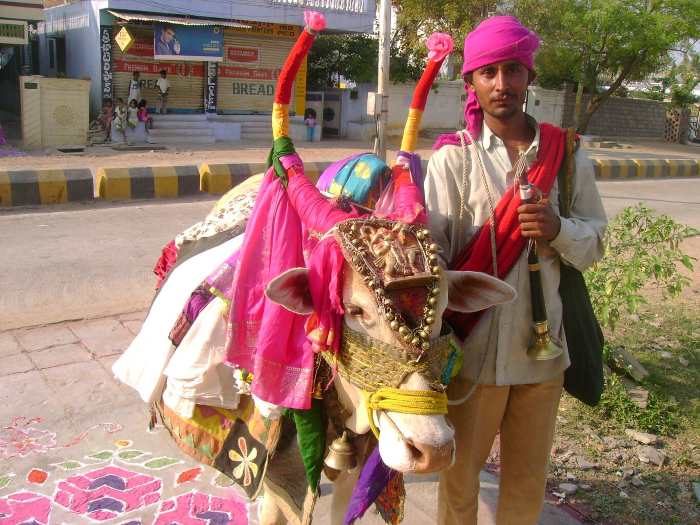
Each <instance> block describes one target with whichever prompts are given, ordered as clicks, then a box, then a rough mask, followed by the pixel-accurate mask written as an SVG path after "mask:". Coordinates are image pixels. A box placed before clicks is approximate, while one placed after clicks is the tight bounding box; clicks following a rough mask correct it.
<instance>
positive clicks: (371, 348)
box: [266, 218, 515, 473]
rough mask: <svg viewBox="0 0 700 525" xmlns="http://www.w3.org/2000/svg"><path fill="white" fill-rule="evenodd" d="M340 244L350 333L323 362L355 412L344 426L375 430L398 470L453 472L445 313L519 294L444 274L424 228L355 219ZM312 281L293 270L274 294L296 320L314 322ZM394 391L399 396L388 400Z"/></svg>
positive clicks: (450, 346) (272, 288)
mask: <svg viewBox="0 0 700 525" xmlns="http://www.w3.org/2000/svg"><path fill="white" fill-rule="evenodd" d="M333 235H334V239H335V242H337V243H338V244H339V245H340V247H341V248H342V252H343V255H344V257H345V263H344V265H343V268H342V305H343V310H344V314H343V334H342V343H341V345H340V351H339V354H338V355H335V354H333V353H332V352H324V353H323V355H324V358H325V359H326V361H327V362H328V363H329V364H330V365H331V366H332V367H335V368H337V370H338V377H337V379H336V389H337V391H338V393H339V397H340V400H341V403H342V404H343V405H344V406H345V408H347V409H348V410H349V411H350V412H351V413H352V415H351V416H350V418H349V419H348V420H347V421H346V425H347V427H348V428H350V429H351V430H353V431H354V432H356V433H365V432H368V431H369V430H370V428H372V429H373V430H375V432H376V433H377V434H378V438H379V451H380V454H381V456H382V460H383V461H384V463H386V464H387V465H388V466H389V467H391V468H393V469H395V470H398V471H402V472H420V473H427V472H433V471H437V470H441V469H443V468H446V467H447V466H449V465H450V462H451V460H452V454H453V449H454V439H453V438H454V431H453V429H452V428H451V426H450V425H449V424H448V423H447V420H446V419H445V417H444V415H443V414H444V412H446V396H445V395H444V390H445V385H446V383H447V382H449V378H450V376H451V375H452V373H453V372H454V369H453V367H454V363H455V353H458V352H459V347H458V346H457V345H455V344H454V343H453V342H452V341H453V339H452V337H451V335H450V332H449V329H448V327H446V326H444V325H443V323H442V314H443V312H444V311H445V309H446V308H448V307H449V308H450V309H451V310H454V311H459V312H473V311H477V310H481V309H484V308H488V307H489V306H492V305H495V304H501V303H505V302H509V301H511V300H512V299H513V298H514V297H515V291H514V290H513V289H512V288H511V287H510V286H509V285H507V284H505V283H504V282H502V281H500V280H498V279H495V278H493V277H491V276H489V275H486V274H483V273H477V272H451V271H443V270H442V269H441V268H440V267H439V265H438V264H437V255H436V253H435V252H436V246H435V245H433V244H432V243H431V241H430V236H429V234H428V231H427V230H426V229H424V227H423V226H412V225H407V224H404V223H401V222H396V221H388V220H380V219H374V218H367V219H352V220H347V221H344V222H341V223H340V224H338V225H336V227H335V229H334V230H333ZM311 275H312V274H310V273H309V271H308V270H307V269H306V268H294V269H292V270H289V271H287V272H285V273H283V274H282V275H280V276H278V277H277V278H275V279H273V280H272V281H271V282H270V283H269V285H268V287H267V291H266V294H267V296H268V297H269V298H270V299H272V300H273V301H275V302H277V303H279V304H281V305H282V306H284V307H285V308H287V309H289V310H291V311H293V312H296V313H299V314H302V315H308V314H311V313H314V305H313V303H312V300H311V294H310V285H311V284H312V283H310V282H309V279H311V278H313V277H312V276H311ZM316 313H318V312H316ZM393 389H398V393H397V394H396V395H393V394H392V395H387V394H386V393H387V392H389V393H391V392H392V391H394V390H393ZM392 396H393V397H394V398H395V399H394V401H395V403H392V399H391V397H392ZM377 397H381V398H383V399H384V404H382V401H381V400H380V401H378V400H377ZM387 397H388V399H386V398H387ZM407 400H408V402H409V405H410V406H408V408H407V407H406V406H405V405H406V401H407ZM431 406H432V407H433V410H431V409H430V408H431ZM416 407H417V408H416ZM436 407H437V408H436ZM368 408H370V409H368ZM371 408H375V410H371Z"/></svg>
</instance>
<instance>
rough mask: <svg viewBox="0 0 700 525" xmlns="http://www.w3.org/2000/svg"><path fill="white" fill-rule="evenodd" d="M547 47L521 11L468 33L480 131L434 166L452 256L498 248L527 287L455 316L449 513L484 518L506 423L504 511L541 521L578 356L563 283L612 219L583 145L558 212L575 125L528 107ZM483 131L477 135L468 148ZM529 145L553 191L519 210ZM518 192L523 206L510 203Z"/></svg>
mask: <svg viewBox="0 0 700 525" xmlns="http://www.w3.org/2000/svg"><path fill="white" fill-rule="evenodd" d="M538 47H539V38H538V37H537V35H536V34H535V33H533V32H532V31H530V30H528V29H527V28H526V27H524V26H522V25H521V24H520V22H519V21H518V20H517V19H516V18H514V17H506V16H498V17H492V18H490V19H488V20H485V21H484V22H482V23H481V24H480V25H479V26H477V27H476V29H474V31H473V32H472V33H470V34H469V35H468V36H467V39H466V41H465V45H464V68H463V74H464V79H465V82H466V87H467V90H468V92H469V96H468V100H467V104H466V109H465V118H466V121H467V131H468V132H469V133H468V134H467V133H464V134H463V135H462V136H463V137H464V145H462V141H461V140H457V139H459V135H454V136H451V137H446V138H443V137H441V139H442V140H440V141H438V144H443V145H442V147H441V148H440V149H439V150H438V151H437V152H436V153H435V154H434V155H433V156H432V158H431V159H430V162H429V164H428V172H427V176H426V181H425V197H426V203H427V207H428V213H429V223H430V230H431V232H432V235H433V238H434V239H435V242H437V243H438V244H439V245H440V247H441V248H442V253H441V257H442V261H441V262H442V264H443V265H444V266H445V267H448V268H451V269H474V268H481V270H482V271H487V272H493V267H494V266H495V265H494V264H493V257H492V247H494V246H495V247H496V253H497V256H496V262H497V267H498V272H497V273H498V275H499V277H501V278H503V279H504V280H505V281H506V282H507V283H509V284H510V285H511V286H513V287H514V288H515V289H516V290H517V292H518V297H517V299H516V300H515V302H513V303H511V304H507V305H502V306H498V307H494V308H491V309H489V310H488V311H486V312H483V313H481V314H480V317H478V316H472V317H471V318H470V319H468V320H464V319H457V320H455V318H454V317H453V318H451V321H452V324H453V326H454V328H455V331H456V332H457V333H460V334H461V335H462V336H463V337H465V343H464V364H463V368H462V371H461V373H460V375H459V376H458V377H457V378H456V379H455V380H454V381H453V384H451V385H450V389H449V397H450V399H451V400H452V401H454V402H458V403H460V404H456V405H452V406H450V410H449V418H450V420H451V421H452V423H453V424H454V426H455V439H456V443H457V451H456V459H455V464H454V466H453V467H452V468H450V469H448V470H447V471H445V472H444V473H443V475H442V476H441V479H440V490H439V512H438V522H439V523H440V524H445V525H452V524H460V525H463V524H476V517H477V505H478V496H479V472H480V470H481V468H482V467H483V465H484V463H485V461H486V458H487V457H488V454H489V452H490V449H491V446H492V443H493V440H494V437H495V435H496V433H498V432H500V445H501V481H500V493H499V500H498V509H497V516H496V522H497V523H498V524H499V525H507V524H517V525H528V524H534V523H537V521H538V517H539V514H540V512H541V508H542V503H543V499H544V490H545V481H546V475H547V466H548V459H549V453H550V449H551V446H552V440H553V434H554V424H555V420H556V413H557V408H558V405H559V397H560V395H561V391H562V384H563V372H564V370H565V369H566V368H567V367H568V366H569V363H570V362H569V356H568V353H567V351H566V339H565V335H564V333H563V327H562V304H561V298H560V296H559V293H558V287H559V265H560V259H561V260H562V261H563V262H565V263H567V264H570V265H573V266H574V267H576V268H578V269H579V270H583V269H585V268H586V267H588V266H589V265H590V264H592V263H593V262H594V261H595V260H597V259H599V258H600V257H601V256H602V237H603V233H604V230H605V226H606V218H605V213H604V211H603V207H602V203H601V200H600V196H599V195H598V191H597V189H596V186H595V181H594V176H593V169H592V165H591V162H590V160H589V159H588V158H587V157H586V155H585V153H584V151H583V150H581V149H579V150H578V151H577V153H576V154H575V167H576V173H575V178H574V184H573V189H572V194H573V199H572V202H573V205H572V209H571V214H570V215H571V218H563V217H559V214H558V195H559V193H558V189H557V184H556V180H555V177H556V173H557V172H558V170H559V166H560V165H561V162H562V157H563V151H564V148H565V144H566V134H565V132H564V130H561V129H560V128H556V127H554V126H547V125H543V126H539V125H538V124H537V123H536V122H535V120H534V119H533V118H532V117H530V116H529V115H526V114H525V113H524V111H523V103H524V101H525V94H526V92H527V87H528V85H529V83H530V82H531V81H532V80H533V79H534V76H535V75H534V71H533V58H534V53H535V51H536V50H537V48H538ZM470 137H472V138H473V141H474V143H473V144H470V145H468V143H469V142H471V139H470ZM521 152H524V153H522V155H523V156H524V159H523V160H524V161H525V162H526V163H527V164H526V167H527V168H526V169H527V174H528V177H529V179H530V180H531V181H532V180H533V178H534V180H536V181H539V182H540V184H541V185H542V186H544V190H543V192H544V193H545V197H548V198H545V199H543V200H541V201H540V202H539V203H537V204H521V205H519V206H518V207H517V210H516V207H515V205H517V204H518V203H519V202H520V201H519V200H513V199H519V195H518V192H517V183H516V181H514V171H515V170H514V167H515V165H516V162H517V160H518V159H519V158H520V155H521ZM514 184H515V190H514V188H513V185H514ZM547 186H549V187H550V188H549V189H548V188H547ZM540 189H541V190H542V188H540ZM547 194H548V195H547ZM508 203H512V204H513V205H514V206H511V207H510V208H508V207H506V205H507V204H508ZM492 209H495V217H496V218H497V224H496V228H495V229H494V232H495V238H492V236H491V235H492V232H491V223H492V222H493V221H492V220H490V217H491V215H492V212H491V210H492ZM508 228H510V230H509V229H508ZM524 238H527V239H536V240H537V244H538V252H539V254H540V262H541V275H542V280H543V290H544V296H545V304H546V309H547V314H548V320H549V325H550V332H551V335H552V338H553V340H555V341H557V342H559V343H560V344H561V345H562V346H563V347H564V352H563V354H562V355H560V356H559V357H557V358H555V359H549V360H544V361H538V360H535V359H532V358H530V357H528V355H527V353H526V350H527V348H528V346H529V345H530V343H531V339H532V333H533V325H532V311H531V310H532V308H531V299H530V297H531V296H530V284H529V274H528V264H527V253H526V252H527V249H526V248H525V247H524V245H525V240H524ZM493 241H495V243H494V242H493ZM514 247H517V249H516V248H514ZM563 262H562V263H561V264H563ZM479 265H481V266H479Z"/></svg>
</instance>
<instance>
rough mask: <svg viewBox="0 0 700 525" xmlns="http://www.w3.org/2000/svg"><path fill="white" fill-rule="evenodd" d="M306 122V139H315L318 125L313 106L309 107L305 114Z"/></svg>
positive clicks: (311, 140) (310, 140)
mask: <svg viewBox="0 0 700 525" xmlns="http://www.w3.org/2000/svg"><path fill="white" fill-rule="evenodd" d="M304 124H305V125H306V140H308V141H309V142H313V141H314V128H315V127H316V111H314V110H313V109H312V108H307V109H306V113H305V115H304Z"/></svg>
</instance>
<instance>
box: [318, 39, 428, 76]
mask: <svg viewBox="0 0 700 525" xmlns="http://www.w3.org/2000/svg"><path fill="white" fill-rule="evenodd" d="M378 45H379V43H378V40H377V38H375V37H374V36H373V35H367V34H362V33H358V34H352V35H322V36H320V37H318V38H317V39H316V42H314V46H313V47H312V48H311V52H310V53H309V73H308V75H309V76H308V81H307V82H308V85H309V89H312V90H314V89H316V90H319V89H324V88H327V87H335V86H337V85H338V81H339V79H340V77H343V78H344V79H346V80H349V81H351V82H355V83H358V84H361V83H366V82H376V81H377V60H378ZM424 55H425V53H424ZM390 64H391V65H390V71H389V76H390V78H391V81H392V82H406V81H408V80H416V79H418V77H420V74H421V71H422V64H423V61H422V60H420V57H415V56H414V55H412V54H411V53H407V52H405V51H404V50H402V49H401V48H399V46H398V45H396V42H395V41H392V45H391V61H390Z"/></svg>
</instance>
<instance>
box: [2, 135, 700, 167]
mask: <svg viewBox="0 0 700 525" xmlns="http://www.w3.org/2000/svg"><path fill="white" fill-rule="evenodd" d="M433 143H434V139H428V138H420V139H419V141H418V147H417V150H416V151H417V153H418V154H419V155H420V156H421V157H422V158H423V160H428V159H429V158H430V155H431V154H432V145H433ZM617 143H618V144H619V145H621V146H623V147H621V148H609V147H602V148H601V147H590V146H589V145H584V147H586V148H587V149H588V150H589V154H590V155H591V156H593V157H601V158H610V159H615V158H672V159H679V158H685V159H687V158H700V144H689V145H681V144H668V143H665V142H660V141H659V142H652V141H636V140H625V139H619V140H618V141H617ZM592 144H593V145H595V144H596V143H592ZM398 148H399V138H398V137H390V138H389V151H388V153H387V157H388V158H390V159H391V158H393V157H394V155H395V154H396V151H397V150H398ZM296 149H297V151H298V152H299V155H300V156H301V158H302V159H304V160H305V161H308V162H328V161H336V160H340V159H342V158H344V157H347V156H349V155H352V154H355V153H359V152H362V151H371V149H372V147H371V145H370V144H369V143H367V142H364V141H353V140H346V139H333V140H323V141H321V142H315V143H308V142H302V143H300V144H297V145H296ZM269 150H270V142H269V141H255V142H252V141H242V142H236V143H217V144H212V145H206V146H191V147H187V146H182V147H177V148H174V147H168V148H167V149H162V150H143V149H140V150H127V151H124V150H121V151H118V150H115V149H113V148H112V147H110V146H88V147H86V148H85V153H81V154H65V153H60V152H57V151H56V150H40V151H31V152H29V153H28V155H27V156H22V157H3V158H0V171H1V170H17V169H25V170H26V169H71V168H90V169H91V170H93V172H94V171H95V170H97V169H98V168H128V167H135V166H149V167H153V166H172V165H189V164H201V163H205V162H206V163H210V164H216V163H251V162H265V159H267V154H268V152H269Z"/></svg>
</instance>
